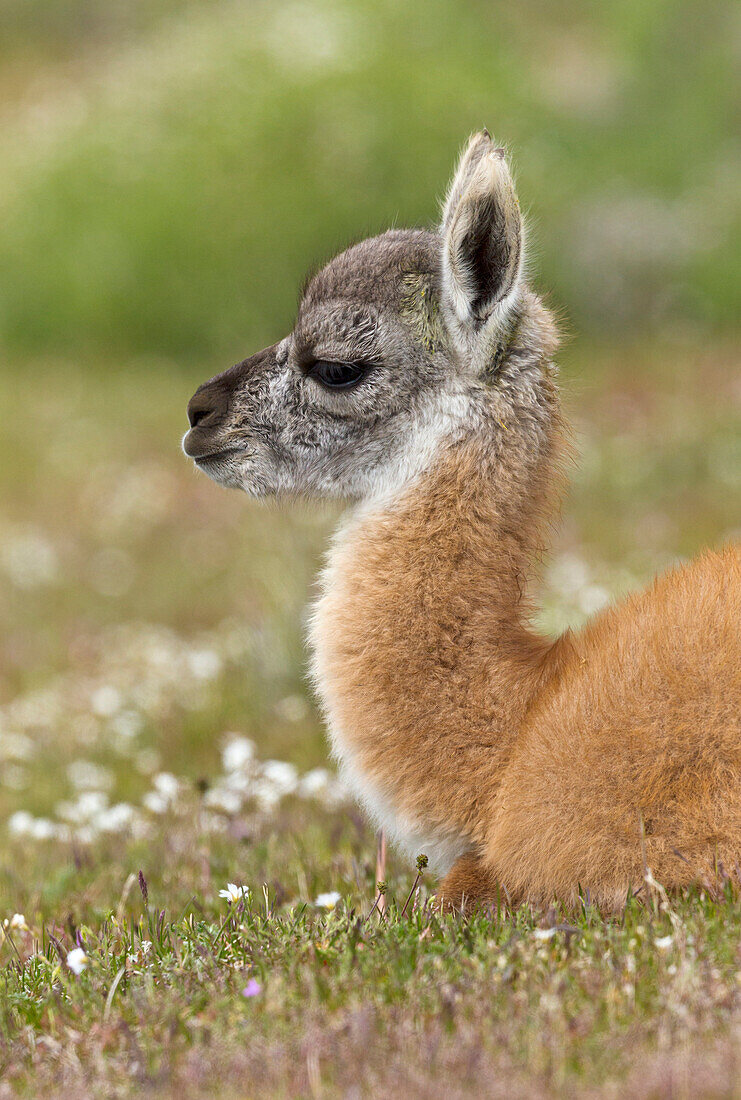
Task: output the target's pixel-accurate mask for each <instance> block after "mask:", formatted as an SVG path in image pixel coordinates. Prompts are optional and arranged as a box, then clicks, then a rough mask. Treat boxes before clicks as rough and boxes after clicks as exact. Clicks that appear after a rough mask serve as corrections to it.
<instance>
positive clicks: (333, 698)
mask: <svg viewBox="0 0 741 1100" xmlns="http://www.w3.org/2000/svg"><path fill="white" fill-rule="evenodd" d="M522 239H523V232H522V225H521V219H520V213H519V207H518V205H517V200H516V197H515V194H514V188H513V185H512V181H511V177H510V175H509V172H508V169H507V165H506V161H505V159H504V156H503V154H502V151H501V150H499V149H497V148H495V147H494V145H493V143H492V142H491V139H490V138H489V136H488V134H486V133H483V134H480V135H477V136H476V137H475V138H474V139H472V141H471V143H470V144H469V147H468V149H467V150H466V152H465V153H464V155H463V158H462V160H461V163H460V165H459V168H458V172H457V174H456V176H455V178H454V180H453V184H452V186H451V189H450V192H449V196H448V199H447V201H446V205H445V211H444V215H443V224H442V228H441V231H440V233H428V232H422V231H409V232H397V231H395V232H393V233H389V234H385V235H383V236H382V237H379V238H375V239H373V240H370V241H365V242H362V243H361V244H360V245H356V246H355V247H354V248H352V249H350V250H348V251H347V252H345V253H342V254H341V255H340V256H339V257H337V258H335V260H333V261H332V262H331V263H330V264H329V265H327V267H326V268H325V269H324V270H323V271H322V272H320V273H319V275H317V276H316V277H315V278H314V279H313V280H312V282H311V283H310V284H309V286H308V288H307V291H306V292H305V295H304V297H303V300H302V302H301V305H300V308H299V315H298V319H297V323H296V327H295V329H294V331H293V333H292V334H291V335H290V336H289V337H287V338H286V339H285V340H283V341H282V342H281V343H280V344H277V345H275V346H274V347H272V348H268V349H265V351H263V352H260V353H258V355H256V356H253V357H252V358H251V359H248V360H245V362H244V363H241V364H239V365H238V366H237V367H235V368H232V369H231V370H230V371H227V372H225V373H224V374H223V375H220V376H218V377H217V378H216V379H212V380H211V381H210V382H209V383H207V384H205V386H203V387H201V389H200V390H199V391H198V392H197V393H196V395H195V397H194V398H193V401H192V402H191V406H190V416H191V423H192V425H193V426H192V428H191V431H190V432H189V433H188V436H187V437H186V440H185V444H184V445H185V448H186V451H187V452H188V453H189V454H191V455H192V456H193V457H194V458H195V459H196V462H197V463H198V464H199V466H201V467H202V468H203V469H204V470H205V471H206V472H207V473H208V474H209V475H210V476H212V477H213V478H214V479H215V480H217V481H219V482H221V483H222V484H226V485H232V486H237V487H240V488H244V489H246V490H247V491H248V492H251V493H253V494H255V495H266V494H281V493H292V494H306V495H320V496H332V497H338V496H339V497H342V498H345V499H347V500H348V501H350V502H351V503H352V504H353V508H352V510H351V512H350V514H349V516H348V518H347V519H346V520H345V522H344V523H343V525H342V526H341V528H340V530H339V532H338V533H337V535H336V536H335V539H334V541H333V544H332V547H331V550H330V553H329V557H328V562H327V566H326V568H325V570H324V572H323V574H322V580H321V595H320V598H319V600H318V603H317V606H316V608H315V614H314V618H313V623H312V627H311V643H312V648H313V652H314V660H313V672H314V677H315V682H316V685H317V690H318V693H319V696H320V698H321V700H322V702H323V705H324V708H325V711H326V715H327V721H328V725H329V730H330V736H331V740H332V748H333V752H334V754H335V756H336V757H337V759H338V761H339V764H340V767H341V770H342V772H343V773H344V775H345V777H346V778H347V780H348V782H349V783H350V785H351V786H352V788H353V790H354V791H355V792H356V795H357V797H358V798H359V800H360V801H361V802H362V803H363V804H364V805H365V807H366V808H367V810H368V811H369V813H370V814H371V816H372V817H373V818H374V819H375V820H376V821H377V822H378V823H379V824H381V825H383V826H384V827H385V828H386V829H387V830H388V832H389V834H390V836H391V838H392V839H395V840H396V841H397V842H398V843H400V844H401V845H402V846H404V847H405V848H406V849H407V851H409V852H410V854H411V855H416V854H417V853H419V852H425V853H426V854H427V855H428V857H429V858H430V863H431V865H432V867H433V869H435V870H437V871H438V872H439V873H440V874H442V875H444V876H445V877H444V879H443V882H442V884H441V888H440V896H441V899H442V900H443V901H444V902H445V903H447V904H450V905H452V906H455V907H461V906H463V907H470V906H471V905H473V904H476V903H478V902H483V903H485V902H487V901H490V900H492V899H493V898H494V897H495V896H496V894H497V891H499V890H501V891H502V892H503V893H504V894H505V895H506V896H509V897H510V899H511V900H513V901H521V900H525V899H530V900H531V901H534V902H538V903H545V902H548V901H550V900H551V899H553V898H561V899H564V900H567V901H568V900H572V899H573V898H574V897H575V895H576V891H577V889H578V888H579V887H580V888H581V889H582V890H589V891H590V893H591V896H592V898H593V899H594V900H595V902H596V903H597V904H599V905H601V906H603V907H605V908H609V907H612V906H615V905H617V904H619V903H620V902H621V901H622V900H623V899H624V898H625V896H626V894H627V891H628V890H629V889H633V890H636V889H638V888H639V887H640V885H641V883H642V881H643V878H644V875H645V869H646V866H648V867H650V868H651V870H652V872H653V874H654V876H655V877H656V879H658V880H659V881H661V882H662V883H663V884H664V885H665V886H667V887H675V886H680V885H683V884H685V883H687V882H690V881H692V880H693V879H696V878H698V877H702V876H703V875H704V874H707V873H708V872H710V871H711V870H712V868H713V865H714V864H716V863H717V862H721V863H723V864H724V865H725V866H727V867H734V866H738V864H739V863H740V862H741V640H740V634H739V624H741V553H740V552H739V550H738V548H735V549H734V548H727V549H725V550H723V551H721V552H719V553H710V552H708V553H706V554H704V555H703V556H701V557H700V558H699V559H698V560H697V561H695V562H694V563H692V564H689V565H686V566H683V567H681V568H678V569H676V570H674V571H672V572H670V573H668V574H667V575H666V576H664V577H662V578H660V579H659V580H657V581H656V582H655V584H654V585H653V586H652V587H651V588H650V589H649V590H648V591H646V592H643V593H641V594H638V595H634V596H632V597H630V598H629V599H628V600H626V601H624V602H623V603H622V604H620V605H619V606H617V607H612V608H609V609H607V610H605V611H603V612H602V613H601V614H600V615H598V616H596V617H595V618H594V619H593V620H592V621H591V622H590V623H589V624H588V625H587V627H586V628H585V629H584V630H583V631H581V632H580V633H579V634H571V633H567V634H565V635H563V636H562V637H561V638H559V639H557V640H556V641H552V640H548V639H544V638H541V637H538V636H537V635H536V634H535V633H533V631H532V630H531V628H530V626H529V623H528V610H529V603H528V590H529V581H530V578H531V573H532V564H533V561H534V559H535V558H536V557H537V555H538V553H539V551H540V549H541V548H542V545H543V539H544V537H545V531H546V527H547V523H548V519H549V516H550V514H551V511H552V506H553V503H554V500H555V498H556V497H557V495H558V490H559V487H560V476H559V471H560V469H561V457H562V452H563V449H564V446H565V444H564V438H565V429H564V425H563V423H562V419H561V413H560V406H559V399H558V390H557V385H556V381H555V372H554V368H553V362H552V359H553V354H554V352H555V349H556V343H557V340H556V333H555V328H554V326H553V322H552V319H551V317H550V315H549V314H548V312H547V311H546V310H545V309H544V308H543V306H542V304H541V303H540V301H539V300H538V298H537V297H536V296H535V295H533V294H532V292H531V291H530V290H529V289H528V288H527V286H526V284H525V282H524V279H523V275H522ZM323 361H330V362H332V363H335V364H337V363H340V364H342V363H344V364H348V363H349V364H357V363H361V364H362V377H361V378H360V380H359V381H358V382H357V384H355V383H354V382H353V383H352V385H350V386H348V387H346V388H341V389H335V388H334V387H333V386H331V385H326V384H324V383H322V382H321V381H318V379H317V372H316V365H317V363H319V364H320V365H321V363H322V362H323Z"/></svg>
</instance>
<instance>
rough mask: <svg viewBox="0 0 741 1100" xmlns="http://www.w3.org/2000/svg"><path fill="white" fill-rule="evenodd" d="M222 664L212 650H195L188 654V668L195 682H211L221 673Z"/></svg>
mask: <svg viewBox="0 0 741 1100" xmlns="http://www.w3.org/2000/svg"><path fill="white" fill-rule="evenodd" d="M222 663H223V662H222V660H221V657H220V656H219V654H218V653H216V651H215V650H213V649H196V650H194V651H193V652H192V653H189V654H188V667H189V668H190V671H191V672H192V674H193V675H194V676H195V678H196V679H197V680H213V679H214V677H215V676H218V674H219V673H220V672H221V667H222Z"/></svg>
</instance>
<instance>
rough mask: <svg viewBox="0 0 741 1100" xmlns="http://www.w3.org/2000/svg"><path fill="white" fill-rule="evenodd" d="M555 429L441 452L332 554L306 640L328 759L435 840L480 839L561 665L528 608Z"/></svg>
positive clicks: (350, 529) (346, 533) (359, 520)
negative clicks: (536, 440) (529, 620)
mask: <svg viewBox="0 0 741 1100" xmlns="http://www.w3.org/2000/svg"><path fill="white" fill-rule="evenodd" d="M507 432H508V429H507V428H506V427H504V426H502V428H501V434H505V433H507ZM554 436H555V432H554V431H553V430H552V429H550V427H549V426H548V427H546V428H545V429H544V430H543V432H542V433H541V434H540V438H541V443H542V445H541V447H540V448H535V449H534V450H535V452H536V453H533V447H532V440H528V441H527V445H526V441H525V440H524V439H523V441H522V445H521V446H518V445H517V443H518V441H517V438H516V434H515V432H514V431H511V430H509V434H508V438H507V439H506V441H505V440H502V439H501V438H500V439H499V440H498V437H497V433H494V434H493V436H492V438H491V439H488V440H485V441H481V440H471V441H469V442H464V443H462V444H459V445H457V446H455V447H451V448H450V449H449V451H448V452H447V453H446V454H445V455H444V456H442V457H441V458H440V459H439V461H438V462H437V464H436V466H435V467H434V469H433V470H432V471H431V472H430V473H428V474H426V475H424V476H423V477H422V478H420V479H419V480H418V481H417V482H416V483H415V484H414V485H413V486H412V487H411V488H409V489H408V490H407V491H406V492H405V493H404V495H403V496H402V497H401V498H400V499H398V500H396V501H395V502H394V503H393V504H392V505H391V506H390V507H388V506H387V507H384V508H377V509H372V508H369V509H367V510H366V511H365V512H364V513H363V514H361V515H359V516H357V517H356V518H354V519H353V520H352V521H351V522H350V523H349V524H348V526H347V527H346V528H345V529H344V530H343V531H341V532H340V535H339V536H338V538H337V540H336V542H335V545H334V548H333V550H332V552H331V554H330V560H329V565H328V568H327V570H326V572H325V574H324V578H323V582H324V585H323V587H324V591H323V595H322V597H321V599H320V602H319V604H318V607H317V613H316V619H315V623H314V628H313V634H312V641H313V643H314V648H315V673H316V678H317V682H318V686H319V690H320V694H321V695H322V698H323V700H324V703H325V706H326V709H327V713H328V718H329V725H330V730H331V733H332V737H333V742H334V750H335V754H336V755H337V756H338V757H339V758H340V760H341V761H342V762H343V763H344V764H345V766H346V768H347V769H348V770H349V771H350V772H351V773H352V775H353V777H354V780H355V786H356V788H358V787H359V788H360V789H359V791H358V793H359V794H360V795H361V798H362V797H363V795H364V793H365V792H364V789H363V786H364V784H366V783H367V784H368V785H369V787H370V788H371V789H372V790H373V791H374V792H375V797H376V800H378V799H379V798H380V799H381V800H382V801H383V803H384V804H385V806H390V807H392V808H393V810H394V812H395V813H396V814H399V815H401V816H402V817H403V818H404V819H405V821H406V822H407V823H410V822H411V823H414V822H425V826H426V828H428V829H429V830H431V831H432V832H433V833H434V832H435V830H436V829H438V828H439V829H443V828H444V829H445V830H446V832H447V833H448V834H449V833H450V829H451V827H452V828H453V829H454V830H455V831H456V832H457V833H458V834H459V836H460V837H462V838H464V841H470V842H475V840H476V836H477V824H478V822H480V821H482V820H486V819H487V814H486V813H482V807H481V806H480V805H478V804H477V800H479V799H480V798H481V792H482V790H488V791H491V790H492V789H494V788H495V787H496V776H497V773H498V772H499V771H500V770H501V769H502V767H503V765H504V763H505V761H506V758H507V756H508V754H509V751H510V749H511V746H512V744H513V742H514V739H515V738H516V736H517V731H518V729H519V728H520V725H521V723H522V719H523V716H524V714H525V712H526V710H527V708H528V706H529V704H530V703H531V701H532V700H533V697H534V696H535V694H536V693H537V691H538V690H539V688H540V687H541V686H542V684H543V683H544V681H545V680H547V679H549V678H550V676H551V674H552V672H553V670H554V668H555V666H556V664H557V661H558V658H557V651H556V650H555V649H554V647H553V646H552V645H551V644H549V643H547V642H545V641H543V640H542V639H540V638H538V637H536V636H535V635H533V634H532V633H531V631H530V630H529V629H528V626H527V624H526V615H525V612H526V608H527V602H526V599H525V586H526V583H527V576H528V573H529V570H530V561H531V557H532V555H533V552H534V549H535V547H536V546H537V545H538V543H539V535H540V530H541V526H542V522H541V520H542V514H543V512H544V507H545V504H546V500H547V497H548V496H549V495H550V494H549V489H550V484H551V480H552V476H551V472H552V470H553V467H554V454H553V452H554ZM482 768H483V769H485V771H486V774H487V776H488V777H489V778H490V779H493V780H494V784H493V786H492V784H491V782H490V783H489V784H488V785H487V784H482V782H481V778H482ZM359 777H360V778H359ZM451 779H454V782H451ZM488 797H491V795H490V794H489V795H488ZM366 802H370V803H372V802H373V799H369V798H366ZM370 808H371V809H374V807H373V805H372V804H371V806H370ZM376 813H377V816H379V817H381V818H382V817H383V814H382V813H379V812H378V810H377V809H376ZM401 831H402V832H403V830H401ZM402 840H403V837H402Z"/></svg>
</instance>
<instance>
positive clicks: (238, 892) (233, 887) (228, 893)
mask: <svg viewBox="0 0 741 1100" xmlns="http://www.w3.org/2000/svg"><path fill="white" fill-rule="evenodd" d="M249 896H250V888H249V886H237V884H236V882H228V883H227V884H226V890H219V897H220V898H226V900H227V901H228V902H229V903H230V904H232V905H236V904H237V902H238V901H241V899H242V898H248V897H249Z"/></svg>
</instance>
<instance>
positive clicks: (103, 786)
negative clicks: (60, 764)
mask: <svg viewBox="0 0 741 1100" xmlns="http://www.w3.org/2000/svg"><path fill="white" fill-rule="evenodd" d="M67 778H68V779H69V781H70V783H71V784H72V786H73V787H75V788H76V790H78V791H81V790H92V791H108V790H110V789H111V787H112V786H113V784H114V783H115V776H114V774H113V772H112V771H110V770H109V769H108V768H104V767H102V766H101V765H100V764H94V763H93V762H92V761H91V760H73V761H72V762H71V763H70V764H68V765H67Z"/></svg>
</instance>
